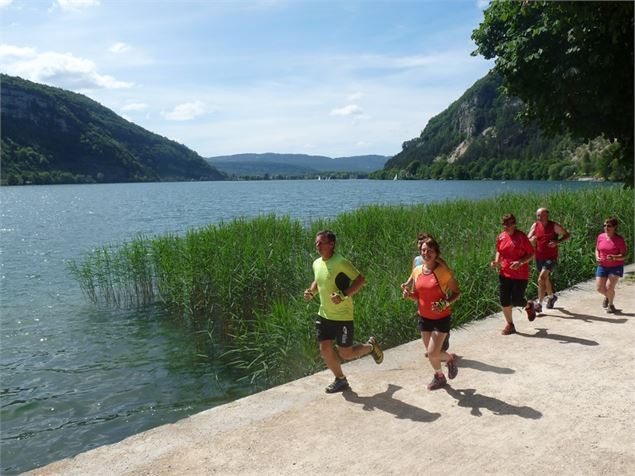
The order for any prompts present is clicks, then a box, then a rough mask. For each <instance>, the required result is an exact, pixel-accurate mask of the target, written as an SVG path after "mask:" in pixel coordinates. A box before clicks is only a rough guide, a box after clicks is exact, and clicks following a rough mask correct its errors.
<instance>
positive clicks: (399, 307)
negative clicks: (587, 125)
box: [70, 187, 633, 386]
mask: <svg viewBox="0 0 635 476" xmlns="http://www.w3.org/2000/svg"><path fill="white" fill-rule="evenodd" d="M541 206H546V207H548V208H549V209H550V211H551V217H552V219H554V220H556V221H558V222H560V223H561V224H562V225H563V226H565V227H566V228H567V229H569V231H570V232H571V234H572V238H571V240H570V241H569V242H567V243H564V244H563V245H561V253H560V264H559V266H558V268H557V269H556V272H555V273H554V274H553V281H554V285H555V287H556V289H563V288H565V287H568V286H571V285H573V284H575V283H577V282H580V281H582V280H585V279H589V278H591V277H592V276H593V271H594V267H595V264H594V255H593V249H594V246H595V238H596V236H597V234H598V233H600V232H601V225H602V221H603V219H604V218H605V216H608V215H615V216H617V217H618V219H619V220H620V223H621V225H620V228H619V232H620V233H621V234H623V235H624V236H625V238H626V240H627V242H628V243H629V245H631V246H632V244H633V191H632V190H622V189H620V188H618V187H615V188H601V189H599V188H598V189H587V190H582V191H576V192H571V191H561V192H555V193H552V194H549V195H539V194H531V193H530V194H522V195H513V194H508V195H501V196H499V197H496V198H494V199H488V200H481V201H468V200H458V201H451V202H444V203H433V204H429V205H413V206H369V207H365V208H362V209H358V210H355V211H351V212H348V213H344V214H342V215H340V216H338V217H336V218H333V219H320V220H316V221H315V222H312V223H310V224H309V225H308V226H302V224H301V223H300V222H298V221H297V220H292V219H290V218H289V217H276V216H273V215H269V216H261V217H258V218H255V219H235V220H232V221H229V222H223V223H219V224H217V225H210V226H208V227H205V228H202V229H199V230H190V231H188V232H187V233H186V234H185V236H177V235H166V236H161V237H156V238H152V239H148V238H145V237H137V238H135V239H134V240H133V241H132V242H130V243H127V244H123V245H122V246H120V247H118V248H114V247H110V248H103V249H100V250H96V251H95V252H94V253H92V254H91V255H89V256H87V257H86V258H85V259H84V260H83V261H82V262H81V263H76V262H74V263H71V264H70V269H71V272H72V273H73V274H74V276H75V277H76V278H77V280H78V281H79V283H80V286H81V288H82V290H83V291H84V292H85V294H86V296H87V297H88V298H89V299H91V300H92V301H94V302H96V303H99V304H102V305H107V306H111V307H126V306H146V305H148V304H150V303H152V302H159V303H161V304H162V305H163V306H164V307H165V308H166V309H168V310H169V313H170V315H172V316H174V317H175V318H176V319H182V320H185V321H188V322H191V323H194V324H195V326H197V328H199V329H202V332H206V333H207V335H209V336H210V337H209V338H210V339H211V340H213V343H214V344H215V345H216V344H220V345H216V346H215V347H213V348H214V349H218V351H217V352H216V353H213V354H212V355H210V358H217V359H222V360H223V361H224V362H225V363H226V364H227V365H228V366H230V367H233V368H235V369H237V370H238V371H240V372H241V373H242V374H243V375H244V378H245V379H249V380H250V381H251V382H252V383H253V384H254V385H263V386H267V385H272V384H276V383H280V382H284V381H288V380H290V379H293V378H297V377H300V376H302V375H306V374H309V373H312V372H314V371H315V370H317V369H319V368H322V363H321V361H320V358H319V354H318V352H317V345H316V343H315V336H314V334H315V331H314V319H313V317H314V314H315V313H316V312H317V307H318V304H317V302H310V303H308V304H307V303H304V301H303V300H302V291H303V290H304V289H305V288H306V287H307V286H308V285H309V284H310V282H311V281H312V279H313V276H312V271H311V263H312V261H313V260H314V259H315V258H316V257H317V255H316V253H315V251H314V247H313V240H314V237H315V233H316V232H317V231H318V230H319V229H322V228H330V229H332V230H333V231H335V233H336V234H337V237H338V244H337V250H338V251H339V252H340V253H341V254H342V255H344V256H345V257H347V258H348V259H350V260H351V261H352V262H353V263H354V264H355V265H356V266H357V267H358V269H359V270H360V271H361V272H362V273H363V274H364V275H365V276H366V283H367V284H366V286H365V287H364V289H363V290H362V291H361V292H360V293H359V295H357V296H356V297H355V321H356V324H355V334H356V336H357V340H364V339H365V338H366V337H367V336H369V335H371V334H373V335H376V336H377V337H378V338H379V339H380V341H381V342H382V343H383V344H384V345H385V346H386V347H392V346H395V345H398V344H401V343H404V342H406V341H409V340H412V339H415V338H417V337H418V333H417V330H416V325H415V323H416V306H415V304H414V303H413V302H411V301H406V300H403V299H401V289H400V284H401V283H402V282H404V281H405V280H406V279H407V278H408V276H409V274H410V271H411V264H412V259H413V256H414V255H415V254H416V248H415V240H416V235H417V233H418V232H420V231H426V232H429V233H431V234H433V235H434V236H435V237H436V238H437V240H438V241H439V243H440V245H441V252H442V256H443V257H444V258H445V259H446V260H447V262H448V264H449V266H450V267H451V268H452V269H453V270H454V272H455V275H456V278H457V281H458V283H459V285H460V287H461V290H462V296H461V299H460V300H459V301H457V303H456V304H455V305H454V310H453V311H454V312H453V325H454V326H455V327H457V326H464V325H466V324H467V323H469V322H471V321H473V320H475V319H480V318H482V317H484V316H486V315H488V314H491V313H492V312H495V311H498V310H499V305H498V298H497V296H498V290H497V285H498V279H497V274H496V272H495V271H494V270H492V269H491V268H489V262H490V261H491V260H492V258H493V257H494V244H495V239H496V236H497V235H498V233H500V231H501V226H500V218H501V216H502V215H503V214H504V213H507V212H512V213H514V214H515V215H516V218H517V221H518V228H519V229H521V230H524V231H527V230H528V229H529V227H530V225H531V223H532V222H533V220H534V219H535V218H534V217H535V210H536V209H537V208H539V207H541ZM535 282H536V272H535V270H533V271H532V278H531V281H530V286H529V288H528V294H529V295H535V294H536V285H535Z"/></svg>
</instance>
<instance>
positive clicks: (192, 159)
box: [0, 74, 224, 184]
mask: <svg viewBox="0 0 635 476" xmlns="http://www.w3.org/2000/svg"><path fill="white" fill-rule="evenodd" d="M0 86H1V98H2V103H1V105H2V144H1V146H2V169H1V170H2V183H3V184H24V183H33V184H44V183H94V182H145V181H178V180H223V178H224V175H223V174H221V173H220V172H219V171H218V170H216V169H215V168H214V167H212V166H210V165H209V164H208V163H207V162H205V160H203V158H202V157H200V156H199V155H198V154H197V153H196V152H194V151H192V150H190V149H188V148H187V147H185V146H184V145H181V144H179V143H177V142H174V141H172V140H169V139H167V138H165V137H162V136H159V135H157V134H154V133H152V132H149V131H147V130H145V129H143V128H142V127H139V126H137V125H135V124H133V123H131V122H129V121H127V120H125V119H123V118H122V117H120V116H118V115H117V114H115V113H114V112H113V111H111V110H110V109H108V108H106V107H104V106H102V105H101V104H99V103H97V102H96V101H93V100H92V99H90V98H88V97H86V96H84V95H81V94H76V93H73V92H70V91H66V90H63V89H59V88H54V87H50V86H45V85H41V84H37V83H33V82H31V81H26V80H23V79H21V78H17V77H13V76H7V75H4V74H3V75H0Z"/></svg>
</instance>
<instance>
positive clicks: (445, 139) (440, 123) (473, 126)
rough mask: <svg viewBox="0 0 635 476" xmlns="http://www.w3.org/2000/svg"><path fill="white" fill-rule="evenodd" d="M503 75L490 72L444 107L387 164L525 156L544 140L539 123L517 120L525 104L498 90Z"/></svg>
mask: <svg viewBox="0 0 635 476" xmlns="http://www.w3.org/2000/svg"><path fill="white" fill-rule="evenodd" d="M500 84H501V80H500V78H499V77H498V76H496V75H494V74H491V73H490V74H488V75H487V76H485V77H484V78H482V79H480V80H479V81H477V82H476V83H475V84H474V85H473V86H472V87H471V88H469V89H468V90H467V91H466V92H465V93H464V94H463V96H461V97H460V98H459V99H458V100H457V101H455V102H454V103H452V104H451V105H450V106H449V107H448V108H447V109H446V110H445V111H443V112H441V113H440V114H439V115H438V116H435V117H433V118H432V119H430V121H429V122H428V124H427V125H426V127H425V128H424V129H423V131H422V132H421V134H420V136H419V137H416V138H414V139H411V140H408V141H406V142H404V143H403V145H402V151H401V152H400V153H399V154H397V155H395V156H394V157H393V158H392V159H391V160H389V161H388V162H387V163H386V166H385V168H386V169H390V168H402V169H404V168H406V167H408V165H409V164H411V163H412V162H420V163H423V164H430V163H433V162H438V161H442V160H444V161H448V162H450V163H453V162H459V163H467V162H470V161H471V160H476V159H482V158H484V157H487V158H505V159H514V158H520V157H519V156H518V154H519V153H520V152H521V151H522V150H523V148H524V147H525V146H527V145H529V144H530V143H531V142H532V141H533V140H534V139H537V140H539V141H540V140H542V136H541V133H540V131H539V130H538V128H537V127H532V126H529V127H528V126H523V125H521V124H519V123H518V122H517V121H516V120H515V116H516V114H517V113H518V111H519V110H520V108H521V107H522V102H521V101H520V100H518V99H513V98H512V99H510V98H507V97H506V96H504V95H503V94H502V93H501V92H500V91H499V86H500Z"/></svg>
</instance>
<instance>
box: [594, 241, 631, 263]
mask: <svg viewBox="0 0 635 476" xmlns="http://www.w3.org/2000/svg"><path fill="white" fill-rule="evenodd" d="M595 247H596V249H597V250H598V254H599V255H600V266H604V267H605V268H612V267H613V266H623V265H624V260H612V261H611V260H609V259H608V258H607V256H608V255H622V256H626V251H627V250H626V242H625V241H624V238H623V237H622V236H620V235H618V234H617V233H616V234H614V235H613V238H612V239H609V237H608V236H607V235H606V233H600V234H599V235H598V238H597V240H596V242H595Z"/></svg>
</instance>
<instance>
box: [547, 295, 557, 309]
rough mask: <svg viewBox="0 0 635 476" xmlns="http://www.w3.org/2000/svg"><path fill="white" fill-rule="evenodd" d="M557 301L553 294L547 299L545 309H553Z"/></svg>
mask: <svg viewBox="0 0 635 476" xmlns="http://www.w3.org/2000/svg"><path fill="white" fill-rule="evenodd" d="M557 300H558V296H556V295H555V294H554V295H553V296H551V297H547V309H553V305H554V304H555V303H556V301H557Z"/></svg>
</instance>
